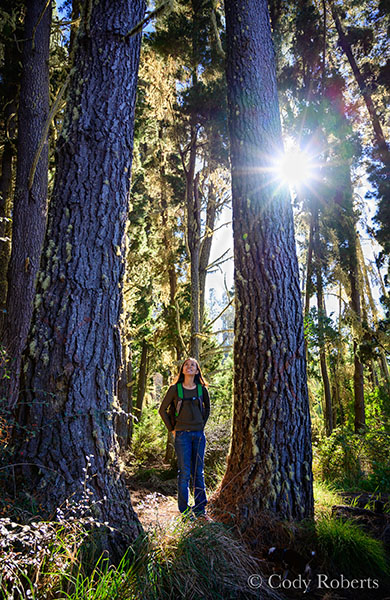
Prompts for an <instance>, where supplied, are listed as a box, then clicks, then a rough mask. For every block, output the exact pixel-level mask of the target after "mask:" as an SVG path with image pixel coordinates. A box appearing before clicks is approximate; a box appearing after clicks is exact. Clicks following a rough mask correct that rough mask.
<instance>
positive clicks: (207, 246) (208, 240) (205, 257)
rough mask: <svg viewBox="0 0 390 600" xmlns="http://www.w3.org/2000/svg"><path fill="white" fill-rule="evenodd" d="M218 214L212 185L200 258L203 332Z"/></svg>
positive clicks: (200, 299)
mask: <svg viewBox="0 0 390 600" xmlns="http://www.w3.org/2000/svg"><path fill="white" fill-rule="evenodd" d="M216 213H217V202H216V195H215V189H214V185H213V184H212V183H211V184H210V185H209V189H208V198H207V209H206V227H205V237H204V239H203V241H202V244H201V249H200V258H199V320H200V328H201V331H203V325H204V308H205V293H206V277H207V267H208V265H209V262H210V254H211V245H212V242H213V234H212V232H213V230H214V227H215V217H216Z"/></svg>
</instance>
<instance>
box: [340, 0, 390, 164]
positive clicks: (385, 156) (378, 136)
mask: <svg viewBox="0 0 390 600" xmlns="http://www.w3.org/2000/svg"><path fill="white" fill-rule="evenodd" d="M328 2H329V6H330V9H331V11H332V17H333V19H334V22H335V25H336V29H337V33H338V36H339V42H340V46H341V48H342V49H343V52H344V54H345V55H346V57H347V59H348V62H349V64H350V66H351V69H352V71H353V74H354V76H355V79H356V82H357V84H358V86H359V89H360V91H361V94H362V96H363V99H364V102H365V103H366V106H367V110H368V113H369V115H370V119H371V123H372V128H373V130H374V138H375V145H376V147H377V151H378V155H379V158H380V159H381V161H382V162H383V164H385V165H387V166H390V152H389V147H388V145H387V143H386V140H385V136H384V135H383V130H382V126H381V124H380V121H379V117H378V114H377V112H376V108H375V105H374V103H373V101H372V98H371V92H370V89H369V88H368V86H367V85H366V83H365V81H364V77H363V75H362V74H361V72H360V69H359V67H358V65H357V63H356V60H355V58H354V56H353V52H352V48H351V46H350V44H349V42H348V39H347V37H346V35H345V33H344V31H343V27H342V24H341V21H340V17H339V14H338V10H337V8H336V6H335V4H334V2H333V1H332V0H328Z"/></svg>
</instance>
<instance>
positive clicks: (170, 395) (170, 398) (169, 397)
mask: <svg viewBox="0 0 390 600" xmlns="http://www.w3.org/2000/svg"><path fill="white" fill-rule="evenodd" d="M175 394H176V390H175V386H174V385H171V387H170V388H169V389H168V391H167V393H166V394H165V396H164V399H163V401H162V402H161V405H160V408H159V411H158V412H159V414H160V417H161V418H162V420H163V421H164V423H165V426H166V428H167V429H168V431H174V429H173V427H172V423H171V420H170V418H169V414H168V412H167V410H168V408H169V405H170V404H171V402H174V399H175Z"/></svg>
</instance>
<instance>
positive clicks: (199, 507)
mask: <svg viewBox="0 0 390 600" xmlns="http://www.w3.org/2000/svg"><path fill="white" fill-rule="evenodd" d="M206 386H207V383H206V381H205V379H204V377H203V375H202V372H201V370H200V366H199V363H198V361H197V360H195V359H194V358H187V359H186V360H185V361H184V363H183V364H182V366H181V368H180V371H179V374H178V375H177V377H176V379H175V381H174V383H173V385H171V386H170V388H169V389H168V391H167V393H166V395H165V398H164V400H163V401H162V403H161V406H160V410H159V413H160V416H161V418H162V420H163V421H164V423H165V425H166V427H167V429H168V431H172V433H173V435H174V438H175V451H176V456H177V467H178V475H177V489H178V506H179V511H180V512H181V513H183V514H185V515H188V516H190V517H193V516H195V517H204V518H207V519H208V517H206V513H205V509H206V504H207V498H206V490H205V484H204V473H203V468H204V453H205V448H206V438H205V435H204V431H203V430H204V426H205V425H206V422H207V419H208V418H209V414H210V398H209V393H208V391H207V387H206ZM191 477H192V485H193V491H194V500H195V504H194V506H193V507H192V508H190V507H189V506H188V496H189V487H190V478H191Z"/></svg>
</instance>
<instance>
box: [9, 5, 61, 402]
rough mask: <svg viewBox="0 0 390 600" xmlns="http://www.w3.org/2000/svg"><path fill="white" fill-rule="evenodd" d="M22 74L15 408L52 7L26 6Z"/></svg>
mask: <svg viewBox="0 0 390 600" xmlns="http://www.w3.org/2000/svg"><path fill="white" fill-rule="evenodd" d="M26 8H27V10H26V17H25V30H24V37H25V42H24V45H23V58H22V64H23V73H22V79H21V87H20V97H19V110H18V146H17V168H16V184H15V196H14V203H13V214H12V250H11V257H10V261H9V265H8V274H7V278H8V291H7V302H6V312H5V316H4V319H3V323H2V332H1V341H2V344H3V346H4V347H5V349H6V351H7V355H8V365H7V366H8V369H9V379H5V378H1V387H2V390H1V391H2V393H3V395H4V396H5V397H7V398H8V404H9V407H10V408H11V409H12V408H13V407H14V406H15V404H16V402H17V399H18V393H19V376H20V366H21V360H22V352H23V350H24V347H25V344H26V340H27V335H28V331H29V327H30V322H31V316H32V311H33V300H34V294H35V280H36V276H37V273H38V269H39V261H40V256H41V250H42V243H43V238H44V235H45V227H46V211H47V177H48V156H49V153H48V141H47V139H46V141H45V145H44V147H43V150H42V152H41V155H40V157H39V160H38V162H37V164H36V168H35V175H34V180H33V184H32V187H31V189H29V178H30V172H31V169H32V168H33V165H34V159H35V155H36V152H37V149H38V146H39V143H40V140H41V137H42V135H43V130H44V124H45V122H46V119H47V117H48V114H49V40H50V25H51V3H49V4H48V3H47V1H46V0H28V2H27V3H26Z"/></svg>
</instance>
